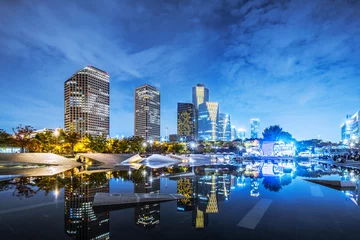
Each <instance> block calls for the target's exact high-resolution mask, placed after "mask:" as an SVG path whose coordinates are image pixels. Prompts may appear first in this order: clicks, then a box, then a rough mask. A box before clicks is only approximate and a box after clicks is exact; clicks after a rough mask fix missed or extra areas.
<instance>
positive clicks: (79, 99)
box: [64, 66, 110, 137]
mask: <svg viewBox="0 0 360 240" xmlns="http://www.w3.org/2000/svg"><path fill="white" fill-rule="evenodd" d="M109 78H110V77H109V75H108V74H107V72H105V71H103V70H100V69H98V68H96V67H93V66H87V67H84V68H82V69H80V70H79V71H77V72H75V73H74V74H73V75H72V76H71V77H70V78H69V79H68V80H66V81H65V84H64V108H65V109H64V125H65V130H66V131H70V130H74V131H76V132H78V133H79V134H80V136H81V137H83V136H85V135H92V136H96V135H104V136H109V125H110V80H109Z"/></svg>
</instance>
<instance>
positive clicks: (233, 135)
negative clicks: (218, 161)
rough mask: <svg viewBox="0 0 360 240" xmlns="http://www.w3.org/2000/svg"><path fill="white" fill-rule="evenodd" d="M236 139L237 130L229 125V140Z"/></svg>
mask: <svg viewBox="0 0 360 240" xmlns="http://www.w3.org/2000/svg"><path fill="white" fill-rule="evenodd" d="M235 139H237V131H236V128H235V126H231V141H233V140H235Z"/></svg>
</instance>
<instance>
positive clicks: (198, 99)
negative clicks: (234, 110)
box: [192, 83, 209, 109]
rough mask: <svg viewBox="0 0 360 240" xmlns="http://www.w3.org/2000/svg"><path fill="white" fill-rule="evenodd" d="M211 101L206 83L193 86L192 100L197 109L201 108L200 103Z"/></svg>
mask: <svg viewBox="0 0 360 240" xmlns="http://www.w3.org/2000/svg"><path fill="white" fill-rule="evenodd" d="M208 101H209V89H207V88H206V87H205V85H204V84H201V83H198V84H196V86H194V87H193V88H192V102H193V104H194V105H195V108H196V109H199V106H200V104H202V103H204V102H208Z"/></svg>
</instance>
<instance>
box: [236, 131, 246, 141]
mask: <svg viewBox="0 0 360 240" xmlns="http://www.w3.org/2000/svg"><path fill="white" fill-rule="evenodd" d="M237 134H238V135H237V136H238V137H237V138H238V139H241V140H243V141H244V140H245V138H246V130H245V129H243V128H240V129H238V131H237Z"/></svg>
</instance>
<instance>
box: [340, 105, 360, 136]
mask: <svg viewBox="0 0 360 240" xmlns="http://www.w3.org/2000/svg"><path fill="white" fill-rule="evenodd" d="M359 114H360V111H358V112H356V113H354V114H353V115H346V119H345V121H344V123H343V124H342V125H341V140H342V141H348V140H359V138H360V119H359Z"/></svg>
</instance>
